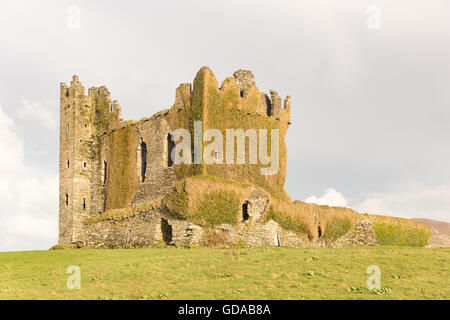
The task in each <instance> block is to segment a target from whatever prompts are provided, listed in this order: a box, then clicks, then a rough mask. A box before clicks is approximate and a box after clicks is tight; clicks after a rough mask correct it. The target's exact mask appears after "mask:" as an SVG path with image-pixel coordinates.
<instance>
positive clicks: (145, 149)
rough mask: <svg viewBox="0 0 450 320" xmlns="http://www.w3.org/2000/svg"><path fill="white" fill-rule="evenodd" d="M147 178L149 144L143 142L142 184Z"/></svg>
mask: <svg viewBox="0 0 450 320" xmlns="http://www.w3.org/2000/svg"><path fill="white" fill-rule="evenodd" d="M146 176H147V144H146V143H145V142H144V141H142V142H141V178H142V182H144V181H145V178H146Z"/></svg>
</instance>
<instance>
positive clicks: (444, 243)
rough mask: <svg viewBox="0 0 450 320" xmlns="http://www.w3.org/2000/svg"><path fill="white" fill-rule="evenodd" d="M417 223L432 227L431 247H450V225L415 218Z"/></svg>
mask: <svg viewBox="0 0 450 320" xmlns="http://www.w3.org/2000/svg"><path fill="white" fill-rule="evenodd" d="M411 220H414V221H416V222H420V223H423V224H426V225H427V226H428V227H430V230H431V238H430V244H429V246H430V247H450V223H449V222H444V221H437V220H431V219H423V218H415V219H411Z"/></svg>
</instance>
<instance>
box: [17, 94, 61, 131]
mask: <svg viewBox="0 0 450 320" xmlns="http://www.w3.org/2000/svg"><path fill="white" fill-rule="evenodd" d="M21 103H22V108H21V109H20V110H19V114H18V116H19V117H20V118H21V119H36V120H37V121H38V122H39V123H40V124H41V125H42V126H44V127H46V128H50V129H55V128H56V126H57V121H56V114H55V112H52V110H51V109H50V108H49V107H48V106H46V105H44V104H43V103H42V102H39V101H31V100H28V99H26V98H22V99H21Z"/></svg>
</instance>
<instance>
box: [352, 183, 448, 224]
mask: <svg viewBox="0 0 450 320" xmlns="http://www.w3.org/2000/svg"><path fill="white" fill-rule="evenodd" d="M352 207H353V208H354V209H355V210H357V211H359V212H363V213H372V214H382V215H389V216H396V217H403V218H428V219H436V220H443V221H450V185H438V186H427V185H423V184H419V183H408V184H406V183H405V184H403V185H402V186H401V187H398V188H397V190H394V191H393V192H374V193H370V194H368V195H367V196H366V197H365V199H364V200H362V201H360V202H358V203H355V204H354V205H352Z"/></svg>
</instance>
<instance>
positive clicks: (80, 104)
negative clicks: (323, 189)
mask: <svg viewBox="0 0 450 320" xmlns="http://www.w3.org/2000/svg"><path fill="white" fill-rule="evenodd" d="M60 90H61V92H60V162H59V176H60V186H59V243H60V244H67V243H74V242H76V243H82V244H83V245H84V246H87V247H92V248H117V247H123V248H131V247H143V246H151V245H154V244H156V243H162V242H164V243H165V244H167V245H194V244H196V245H208V244H210V243H211V241H212V242H220V241H219V240H221V241H222V242H224V243H230V242H240V243H243V244H245V245H248V246H296V247H304V246H309V245H314V244H315V243H320V245H319V246H324V245H325V246H328V245H332V243H334V242H335V243H336V244H335V246H341V245H360V244H369V245H376V244H377V243H376V239H374V237H373V236H372V234H371V233H370V232H369V236H366V234H367V232H365V230H366V229H368V228H369V229H370V226H371V224H370V223H368V222H361V223H360V224H357V228H356V229H355V228H354V225H355V223H356V222H355V223H353V227H352V226H351V224H350V223H348V224H347V223H341V224H340V225H342V226H344V227H343V229H342V228H341V229H342V230H344V231H342V232H341V230H338V231H336V228H331V227H328V230H330V231H329V233H331V232H333V234H335V235H337V236H336V237H342V236H344V234H347V235H346V236H344V237H343V238H342V239H341V240H340V241H337V239H331V238H329V236H328V238H327V235H328V234H327V227H326V226H327V223H328V226H330V225H331V222H330V221H332V220H331V218H330V217H331V216H332V215H331V214H328V215H327V214H324V212H325V213H326V212H328V211H329V210H334V209H330V208H329V207H323V208H319V207H317V206H316V207H315V206H309V205H307V204H300V203H299V202H296V203H292V201H291V200H290V197H289V195H288V194H287V193H286V191H285V190H284V183H285V179H286V161H287V150H286V145H285V142H284V141H285V135H286V132H287V128H288V126H289V125H290V124H291V120H290V109H291V99H290V97H289V96H287V97H286V98H285V100H284V102H283V101H282V99H281V98H280V97H279V95H278V94H277V92H276V91H274V90H270V97H269V96H268V95H266V94H265V93H263V92H261V91H260V90H259V89H258V88H257V87H256V85H255V82H254V79H253V74H252V73H251V72H250V71H245V70H239V71H236V72H235V73H234V74H233V77H229V78H226V79H225V80H224V81H223V82H222V84H221V86H220V87H219V85H218V82H217V80H216V78H215V76H214V74H213V72H212V71H211V70H210V69H209V68H208V67H203V68H201V69H200V71H199V72H198V73H197V75H196V77H195V79H194V82H193V84H191V83H183V84H181V85H180V86H179V87H178V88H177V90H176V92H175V102H174V104H173V105H172V107H171V108H169V109H167V110H163V111H161V112H158V113H156V114H155V115H153V116H152V117H149V118H143V119H141V120H139V121H125V120H123V119H122V118H121V107H120V105H119V103H118V102H117V101H115V100H114V101H113V100H111V97H110V93H109V91H108V89H107V88H106V87H104V86H102V87H92V88H90V89H89V90H88V92H87V95H86V93H85V88H84V87H83V86H82V84H81V82H80V81H79V80H78V77H77V76H73V79H72V81H71V83H70V86H67V85H66V84H64V83H62V84H61V86H60ZM194 121H202V123H203V126H202V133H203V132H205V131H206V130H207V129H209V128H215V129H218V130H220V131H221V132H225V131H226V129H238V128H239V129H243V130H247V129H256V130H258V129H278V130H279V154H280V156H279V169H278V172H277V173H276V174H273V175H261V173H260V169H261V168H264V167H265V166H264V165H263V164H261V163H257V164H248V163H246V164H217V163H214V164H205V163H201V164H199V163H192V164H181V165H180V164H174V163H172V159H171V157H170V154H171V152H172V149H173V148H174V142H173V141H172V139H171V132H173V130H175V129H178V128H185V129H188V130H189V132H190V133H191V135H192V136H193V131H194ZM191 143H192V144H194V143H195V141H192V142H191ZM200 143H201V144H202V146H206V145H207V143H206V142H205V141H201V142H200ZM244 144H245V150H246V152H248V149H249V146H248V144H246V143H245V141H244ZM222 151H223V150H222ZM247 154H248V153H247ZM301 206H304V208H303V207H301ZM300 207H301V208H303V209H302V210H303V211H304V212H305V214H303V211H302V210H301V211H302V213H301V214H300V213H299V214H297V216H292V215H291V213H292V212H294V211H295V210H297V209H298V208H300ZM283 208H284V209H283ZM319 209H320V210H319ZM280 210H281V211H280ZM283 210H284V211H283ZM327 210H328V211H327ZM291 211H292V212H291ZM341 211H342V212H341ZM280 212H281V213H280ZM282 212H284V213H286V215H283V214H282ZM333 212H334V211H333ZM294 213H295V212H294ZM339 214H340V216H343V217H345V219H347V218H348V219H350V218H351V219H350V220H351V221H354V220H355V219H353V218H352V217H354V216H355V215H356V213H354V212H353V211H352V210H350V209H345V208H342V210H340V211H339ZM349 217H350V218H349ZM342 219H343V218H342ZM342 219H341V220H342ZM352 219H353V220H352ZM350 220H349V221H350ZM339 221H340V220H339ZM345 221H347V220H345ZM345 221H344V222H345ZM324 226H325V229H323V228H324ZM321 228H322V229H321ZM323 233H324V235H323ZM360 234H364V236H363V238H364V241H359V240H358V239H356V238H358V235H360ZM322 238H323V239H322ZM330 239H331V240H330ZM335 240H336V241H335Z"/></svg>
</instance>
